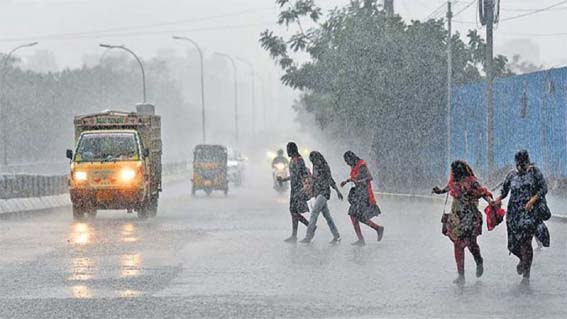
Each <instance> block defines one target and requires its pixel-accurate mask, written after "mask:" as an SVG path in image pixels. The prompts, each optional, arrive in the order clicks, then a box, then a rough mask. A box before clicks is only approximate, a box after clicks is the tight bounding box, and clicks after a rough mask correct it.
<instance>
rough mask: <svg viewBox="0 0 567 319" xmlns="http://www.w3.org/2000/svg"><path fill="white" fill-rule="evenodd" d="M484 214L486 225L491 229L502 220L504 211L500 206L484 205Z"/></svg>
mask: <svg viewBox="0 0 567 319" xmlns="http://www.w3.org/2000/svg"><path fill="white" fill-rule="evenodd" d="M484 213H485V214H486V227H487V228H488V230H493V229H494V228H496V226H498V225H499V224H500V223H501V222H502V221H503V220H504V215H506V211H505V210H504V209H503V208H502V207H501V206H497V207H496V206H490V205H488V206H486V208H485V209H484Z"/></svg>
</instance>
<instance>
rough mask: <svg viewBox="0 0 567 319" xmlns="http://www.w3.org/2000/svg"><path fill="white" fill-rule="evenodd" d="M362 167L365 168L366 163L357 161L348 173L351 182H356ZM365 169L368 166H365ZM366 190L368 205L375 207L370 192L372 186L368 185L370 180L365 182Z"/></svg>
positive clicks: (371, 192) (373, 198) (372, 192)
mask: <svg viewBox="0 0 567 319" xmlns="http://www.w3.org/2000/svg"><path fill="white" fill-rule="evenodd" d="M363 166H366V162H365V161H364V160H359V161H358V162H356V165H355V166H354V167H353V168H352V169H351V171H350V178H351V180H352V181H356V180H358V176H359V175H360V169H361V168H362V167H363ZM366 168H367V169H368V166H366ZM366 189H367V192H368V200H369V202H370V204H372V205H376V197H374V191H373V190H372V184H371V183H370V180H369V181H367V182H366Z"/></svg>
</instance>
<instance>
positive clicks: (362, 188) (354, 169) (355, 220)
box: [341, 151, 384, 246]
mask: <svg viewBox="0 0 567 319" xmlns="http://www.w3.org/2000/svg"><path fill="white" fill-rule="evenodd" d="M344 160H345V162H346V163H347V164H348V165H349V166H350V167H351V171H350V178H349V179H347V180H346V181H344V182H342V183H341V187H344V186H345V185H346V184H347V183H353V184H354V187H353V188H351V189H350V192H349V194H348V202H349V204H350V208H349V210H348V214H349V215H350V219H351V221H352V225H353V226H354V231H355V232H356V236H357V237H358V241H356V242H354V243H352V244H353V245H355V246H364V245H366V242H365V241H364V237H363V236H362V231H361V230H360V224H359V223H363V224H365V225H368V226H369V227H371V228H372V229H374V230H375V231H376V234H377V235H378V241H380V240H382V235H383V234H384V227H383V226H380V225H378V224H376V223H374V222H373V221H372V220H370V219H371V218H372V217H375V216H378V215H379V214H380V208H378V205H377V204H376V198H375V197H374V192H373V191H372V185H371V181H372V175H370V172H369V171H368V166H367V165H366V162H364V161H363V160H361V159H360V158H359V157H358V156H356V154H354V153H353V152H351V151H348V152H346V153H345V154H344Z"/></svg>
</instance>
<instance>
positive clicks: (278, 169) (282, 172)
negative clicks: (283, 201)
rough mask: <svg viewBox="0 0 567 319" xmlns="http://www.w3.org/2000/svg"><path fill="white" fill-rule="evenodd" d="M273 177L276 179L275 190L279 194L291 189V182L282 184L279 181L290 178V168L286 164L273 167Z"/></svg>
mask: <svg viewBox="0 0 567 319" xmlns="http://www.w3.org/2000/svg"><path fill="white" fill-rule="evenodd" d="M272 170H273V173H272V177H273V179H274V189H275V190H276V191H277V192H278V193H283V192H285V191H287V190H288V189H289V182H280V181H279V180H278V179H280V178H281V179H286V178H287V177H288V167H287V165H286V164H284V163H277V164H274V165H273V166H272Z"/></svg>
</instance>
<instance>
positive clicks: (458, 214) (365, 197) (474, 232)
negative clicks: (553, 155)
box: [280, 142, 550, 284]
mask: <svg viewBox="0 0 567 319" xmlns="http://www.w3.org/2000/svg"><path fill="white" fill-rule="evenodd" d="M287 154H288V156H289V157H290V158H291V161H290V164H289V170H290V175H289V177H288V178H286V179H280V181H288V180H289V181H290V184H291V193H290V209H289V210H290V213H291V220H292V234H291V236H290V237H289V238H287V239H286V240H285V241H286V242H290V243H295V242H297V230H298V225H299V223H302V224H304V225H305V226H306V227H307V231H306V235H305V238H304V239H303V240H301V242H302V243H310V242H311V241H312V240H313V238H314V236H315V231H316V229H317V225H316V224H317V219H318V217H319V215H320V214H322V215H323V217H324V218H325V220H326V221H327V225H328V226H329V229H330V231H331V233H332V235H333V239H332V240H331V242H330V244H338V243H339V242H340V240H341V236H340V233H339V231H338V229H337V226H336V224H335V222H334V220H333V217H332V215H331V212H330V210H329V206H328V204H327V203H328V201H329V200H330V199H331V189H333V190H334V191H335V193H336V194H337V197H338V199H339V200H343V195H342V193H341V191H340V189H339V187H337V184H336V182H335V180H334V179H333V176H332V173H331V168H330V166H329V164H328V162H327V161H326V160H325V158H324V156H323V155H322V154H321V153H320V152H317V151H313V152H311V153H310V154H309V160H310V161H311V163H312V165H313V169H312V173H311V172H310V171H309V169H308V168H307V166H306V165H305V162H304V160H303V158H302V157H301V155H300V154H299V151H298V148H297V145H296V144H295V143H293V142H290V143H288V144H287ZM343 157H344V161H345V162H346V164H347V165H348V166H350V168H351V172H350V176H349V178H347V179H346V180H345V181H343V182H342V183H340V187H344V186H345V185H347V184H349V183H352V184H353V187H352V188H351V189H350V191H349V193H348V202H349V204H350V208H349V210H348V215H349V216H350V219H351V222H352V225H353V227H354V230H355V233H356V236H357V238H358V240H357V241H355V242H354V243H353V245H357V246H363V245H365V244H366V243H365V240H364V237H363V235H362V232H361V229H360V223H362V224H365V225H367V226H369V227H371V228H372V229H373V230H375V231H376V234H377V238H378V241H380V240H381V239H382V236H383V233H384V227H383V226H380V225H378V224H376V223H375V222H373V221H372V218H373V217H376V216H378V215H379V214H380V208H379V207H378V205H377V202H376V198H375V195H374V191H373V190H372V185H371V181H372V175H371V174H370V171H369V170H368V166H367V164H366V162H365V161H364V160H362V159H360V158H359V157H358V156H357V155H356V154H354V153H353V152H352V151H347V152H346V153H344V156H343ZM433 193H435V194H447V197H448V196H451V197H452V198H453V201H452V206H451V210H450V211H449V212H448V213H446V214H444V215H443V217H442V223H443V227H442V233H443V234H444V235H445V236H447V237H448V238H449V239H450V240H451V241H452V242H453V249H454V255H455V262H456V265H457V273H458V277H457V279H455V281H454V282H455V283H456V284H463V283H464V282H465V249H468V250H469V252H470V253H471V254H472V256H473V258H474V261H475V263H476V276H477V277H481V276H482V275H483V273H484V259H483V258H482V254H481V250H480V246H479V244H478V241H477V237H478V236H479V235H481V234H482V224H483V217H482V214H481V212H480V210H479V201H480V199H483V200H484V201H486V202H487V203H488V205H489V208H490V209H493V210H494V211H497V210H500V207H501V205H502V200H503V199H505V198H506V197H508V196H510V199H509V201H508V209H507V212H506V226H507V235H508V250H509V252H510V253H511V254H513V255H515V256H516V257H517V258H518V260H519V262H518V265H517V267H516V271H517V273H518V274H519V275H521V276H522V277H523V279H522V283H523V284H528V283H529V280H530V275H531V266H532V260H533V248H532V241H533V239H534V235H535V234H536V231H537V230H538V227H540V226H541V224H542V223H543V220H542V217H541V215H542V213H541V212H540V211H541V210H544V211H545V210H547V212H548V214H549V215H550V213H549V208H548V207H547V202H546V199H545V197H546V194H547V184H546V181H545V178H544V177H543V174H542V173H541V171H540V170H539V169H538V168H537V167H536V166H535V165H534V164H533V163H532V162H531V160H530V157H529V154H528V152H527V151H526V150H522V151H519V152H518V153H516V155H515V169H514V170H512V171H511V172H510V173H509V174H508V175H507V177H506V179H505V180H504V182H503V183H502V190H501V193H500V195H499V196H497V197H496V198H494V197H493V195H492V193H491V192H490V191H489V190H488V189H487V188H486V187H483V186H482V185H481V184H480V182H479V181H478V179H477V177H476V176H475V174H474V172H473V169H472V168H471V166H470V165H469V164H467V163H466V162H465V161H461V160H457V161H454V162H453V163H452V164H451V173H450V176H449V181H448V183H447V185H446V186H445V187H444V188H439V187H434V188H433ZM312 198H313V199H314V202H313V207H312V208H311V216H310V218H309V220H307V219H306V218H305V217H304V216H303V214H305V213H307V212H309V211H310V209H309V205H308V201H309V200H311V199H312ZM491 222H492V221H491ZM538 245H539V244H538Z"/></svg>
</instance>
